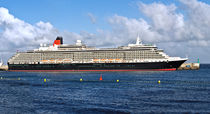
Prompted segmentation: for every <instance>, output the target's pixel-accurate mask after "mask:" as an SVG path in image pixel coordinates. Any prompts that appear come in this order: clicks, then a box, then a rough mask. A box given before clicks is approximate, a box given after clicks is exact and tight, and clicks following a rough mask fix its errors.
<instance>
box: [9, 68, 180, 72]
mask: <svg viewBox="0 0 210 114" xmlns="http://www.w3.org/2000/svg"><path fill="white" fill-rule="evenodd" d="M175 70H176V68H171V69H133V70H129V69H127V70H9V71H13V72H108V71H175Z"/></svg>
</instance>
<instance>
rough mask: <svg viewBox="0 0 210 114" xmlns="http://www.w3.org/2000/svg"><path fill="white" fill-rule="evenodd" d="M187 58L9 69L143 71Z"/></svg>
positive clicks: (167, 66) (170, 67) (175, 65)
mask: <svg viewBox="0 0 210 114" xmlns="http://www.w3.org/2000/svg"><path fill="white" fill-rule="evenodd" d="M185 61H186V60H179V61H169V62H145V63H71V64H8V66H9V71H138V70H139V71H141V70H161V69H163V70H164V69H165V70H176V69H177V68H178V67H179V66H180V65H181V64H182V63H184V62H185Z"/></svg>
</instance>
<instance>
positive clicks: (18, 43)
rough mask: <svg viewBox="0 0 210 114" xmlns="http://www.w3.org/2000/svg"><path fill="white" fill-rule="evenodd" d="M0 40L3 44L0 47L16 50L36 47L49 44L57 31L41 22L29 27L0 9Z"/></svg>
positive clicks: (6, 10) (3, 9) (5, 10)
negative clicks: (31, 46)
mask: <svg viewBox="0 0 210 114" xmlns="http://www.w3.org/2000/svg"><path fill="white" fill-rule="evenodd" d="M0 29H1V33H0V40H1V41H2V42H4V43H2V45H1V46H0V47H1V49H2V48H3V47H7V48H17V47H22V46H27V45H36V44H39V43H41V42H44V43H47V42H49V40H50V39H49V38H54V37H55V34H57V30H56V29H55V28H54V27H53V26H52V25H51V24H50V23H49V22H47V23H44V22H42V21H40V22H38V23H36V24H35V25H31V24H29V23H26V22H24V21H22V20H20V19H18V18H15V17H14V16H13V15H11V14H10V13H9V11H8V9H6V8H2V7H1V8H0Z"/></svg>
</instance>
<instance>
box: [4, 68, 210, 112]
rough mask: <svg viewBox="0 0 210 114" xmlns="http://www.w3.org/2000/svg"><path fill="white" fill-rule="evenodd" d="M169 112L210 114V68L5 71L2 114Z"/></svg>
mask: <svg viewBox="0 0 210 114" xmlns="http://www.w3.org/2000/svg"><path fill="white" fill-rule="evenodd" d="M100 77H101V78H102V80H99V79H100ZM164 112H165V113H174V112H175V113H210V65H208V64H202V65H201V68H200V69H199V70H182V71H166V72H69V73H59V72H54V73H53V72H51V73H49V72H48V73H47V72H31V73H29V72H0V113H6V114H7V113H43V114H46V113H50V114H52V113H54V114H57V113H58V114H65V113H85V114H88V113H89V114H93V113H164Z"/></svg>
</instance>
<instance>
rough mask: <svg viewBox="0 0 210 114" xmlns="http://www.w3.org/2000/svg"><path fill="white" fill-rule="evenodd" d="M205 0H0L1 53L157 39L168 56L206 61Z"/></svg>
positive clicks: (209, 47)
mask: <svg viewBox="0 0 210 114" xmlns="http://www.w3.org/2000/svg"><path fill="white" fill-rule="evenodd" d="M209 12H210V1H208V0H0V41H1V45H0V58H2V59H3V60H4V62H6V61H7V60H8V59H9V58H10V57H11V56H12V55H13V54H15V52H16V51H17V50H18V51H26V50H30V49H34V48H38V47H39V44H40V43H47V44H52V43H53V40H54V39H55V38H56V37H57V36H63V38H64V43H66V44H72V43H75V41H76V40H77V39H80V40H82V41H83V42H84V43H85V44H87V45H91V46H96V47H117V46H121V45H127V44H128V43H134V42H135V40H136V37H137V35H138V34H139V35H140V37H141V40H142V41H143V43H148V44H156V45H157V46H158V48H160V49H163V50H164V51H165V52H166V53H167V54H168V55H169V56H178V57H188V58H189V60H188V62H196V61H197V59H198V58H199V59H200V62H201V63H210V54H209V53H210V35H209V34H210V15H209Z"/></svg>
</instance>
